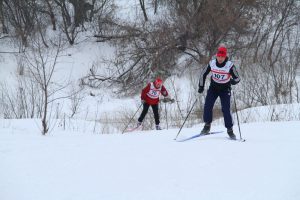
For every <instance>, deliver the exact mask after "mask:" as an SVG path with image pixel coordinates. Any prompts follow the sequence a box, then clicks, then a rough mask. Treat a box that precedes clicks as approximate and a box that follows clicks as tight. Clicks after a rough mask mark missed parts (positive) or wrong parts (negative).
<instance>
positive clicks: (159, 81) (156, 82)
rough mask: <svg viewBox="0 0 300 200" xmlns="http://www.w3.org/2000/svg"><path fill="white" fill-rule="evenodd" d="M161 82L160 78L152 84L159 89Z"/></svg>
mask: <svg viewBox="0 0 300 200" xmlns="http://www.w3.org/2000/svg"><path fill="white" fill-rule="evenodd" d="M162 82H163V81H162V80H161V79H160V78H156V80H155V81H154V84H155V86H156V87H160V86H161V85H162Z"/></svg>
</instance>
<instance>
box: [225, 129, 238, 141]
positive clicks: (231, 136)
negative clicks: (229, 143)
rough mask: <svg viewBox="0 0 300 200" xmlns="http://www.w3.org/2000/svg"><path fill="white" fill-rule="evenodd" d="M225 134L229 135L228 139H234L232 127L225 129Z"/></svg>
mask: <svg viewBox="0 0 300 200" xmlns="http://www.w3.org/2000/svg"><path fill="white" fill-rule="evenodd" d="M227 134H228V135H229V137H230V139H232V140H236V136H235V135H234V133H233V129H232V127H231V128H228V129H227Z"/></svg>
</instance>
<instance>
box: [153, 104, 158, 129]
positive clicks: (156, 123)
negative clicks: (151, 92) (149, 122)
mask: <svg viewBox="0 0 300 200" xmlns="http://www.w3.org/2000/svg"><path fill="white" fill-rule="evenodd" d="M151 107H152V110H153V114H154V120H155V125H159V123H160V121H159V113H158V104H155V105H152V106H151Z"/></svg>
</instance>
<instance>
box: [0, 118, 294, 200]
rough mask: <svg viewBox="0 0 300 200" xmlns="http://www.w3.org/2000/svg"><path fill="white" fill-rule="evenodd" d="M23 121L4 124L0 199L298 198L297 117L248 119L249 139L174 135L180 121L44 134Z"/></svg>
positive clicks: (195, 130)
mask: <svg viewBox="0 0 300 200" xmlns="http://www.w3.org/2000/svg"><path fill="white" fill-rule="evenodd" d="M14 123H16V122H14ZM24 124H26V125H23V129H16V128H13V127H11V126H4V123H3V122H2V124H1V127H0V199H1V200H33V199H39V200H67V199H70V200H77V199H78V200H83V199H85V200H99V199H109V200H120V199H128V200H154V199H155V200H159V199H161V200H183V199H187V200H193V199H195V200H196V199H206V200H220V199H222V200H241V199H243V200H253V199H255V200H266V199H268V200H283V199H284V200H299V199H300V190H299V185H300V170H299V168H300V160H299V158H300V145H299V144H300V134H299V129H300V123H299V121H290V122H265V123H249V124H242V126H241V130H242V136H243V137H244V138H245V139H247V141H246V142H245V143H242V142H237V141H230V140H228V139H227V135H226V133H225V132H224V133H221V134H216V135H211V136H206V137H202V138H196V139H194V140H189V141H186V142H176V141H175V140H174V138H175V136H176V134H177V132H178V129H172V130H162V131H147V132H146V131H144V132H133V133H127V134H123V135H121V134H109V135H105V134H101V135H99V134H89V133H78V132H77V133H76V132H63V131H55V132H53V133H52V134H50V135H48V136H41V134H40V132H39V131H38V130H37V129H36V128H35V127H36V125H35V122H34V121H30V120H29V121H26V122H24ZM18 127H21V126H18ZM31 128H32V129H31ZM30 129H31V130H32V131H31V132H28V130H30ZM234 129H235V133H236V134H237V136H239V133H238V128H237V126H235V127H234ZM199 130H200V125H199V126H197V127H194V128H184V129H183V130H182V132H181V133H180V135H179V136H178V139H183V138H186V137H189V136H191V135H194V134H196V133H198V132H199ZM220 130H224V127H222V126H214V127H212V131H220Z"/></svg>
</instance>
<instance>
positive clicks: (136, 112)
mask: <svg viewBox="0 0 300 200" xmlns="http://www.w3.org/2000/svg"><path fill="white" fill-rule="evenodd" d="M142 105H143V103H141V105H140V106H139V107H138V109H137V110H136V112H135V113H134V115H133V116H132V117H131V119H130V120H129V122H128V124H127V125H126V127H125V128H124V130H123V131H122V134H123V133H124V132H125V130H126V129H127V127H128V126H129V124H130V122H131V121H132V119H133V118H134V116H135V115H136V113H137V112H138V111H139V109H140V108H141V107H142Z"/></svg>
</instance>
